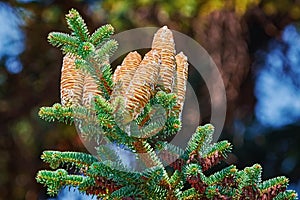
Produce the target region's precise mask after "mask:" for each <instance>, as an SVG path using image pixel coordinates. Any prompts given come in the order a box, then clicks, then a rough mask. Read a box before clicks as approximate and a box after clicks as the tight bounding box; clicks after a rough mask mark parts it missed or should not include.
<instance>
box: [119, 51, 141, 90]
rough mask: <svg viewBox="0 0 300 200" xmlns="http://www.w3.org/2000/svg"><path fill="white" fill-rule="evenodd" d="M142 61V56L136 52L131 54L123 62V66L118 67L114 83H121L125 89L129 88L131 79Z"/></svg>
mask: <svg viewBox="0 0 300 200" xmlns="http://www.w3.org/2000/svg"><path fill="white" fill-rule="evenodd" d="M141 61H142V57H141V55H140V54H139V53H138V52H136V51H134V52H130V53H129V54H128V55H127V56H126V57H125V58H124V60H123V62H122V64H121V65H119V66H118V67H117V69H116V70H115V72H114V74H113V82H114V83H117V82H119V81H121V83H122V86H123V87H124V88H126V87H128V86H129V83H130V81H131V78H132V77H133V75H134V73H135V71H136V69H137V68H138V66H139V64H140V62H141Z"/></svg>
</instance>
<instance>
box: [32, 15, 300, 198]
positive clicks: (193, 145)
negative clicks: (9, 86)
mask: <svg viewBox="0 0 300 200" xmlns="http://www.w3.org/2000/svg"><path fill="white" fill-rule="evenodd" d="M66 18H67V22H68V25H69V28H70V29H71V30H72V34H71V35H67V34H60V33H52V34H50V37H49V40H50V42H51V43H52V44H54V45H55V46H58V47H61V48H62V50H63V51H65V52H67V53H72V54H75V55H76V56H78V57H79V59H78V60H77V61H76V65H77V66H78V68H81V69H84V70H86V71H88V72H89V73H90V74H91V75H92V76H93V77H94V79H95V80H96V82H97V84H98V86H99V89H100V90H101V92H102V95H101V96H97V97H95V99H94V102H93V104H92V107H91V108H85V107H70V108H69V107H68V108H65V107H62V106H61V105H60V104H54V106H53V107H50V108H45V107H44V108H41V110H40V113H39V114H40V116H41V117H42V118H43V119H45V120H47V121H54V120H57V121H60V122H72V121H75V122H76V123H79V124H80V130H81V131H82V132H83V133H84V134H85V136H86V137H87V138H88V137H89V135H90V136H91V135H92V137H91V138H92V139H93V138H95V137H94V135H101V136H102V137H103V142H104V144H99V143H98V145H99V146H97V148H96V149H97V158H98V159H96V158H95V157H94V156H91V155H89V154H84V153H76V152H59V151H45V152H44V153H43V155H42V159H43V160H44V161H45V162H47V163H49V164H50V167H51V168H54V169H57V168H58V169H57V170H56V171H48V170H42V171H40V172H38V174H37V177H36V179H37V181H38V182H39V183H42V184H44V185H45V186H47V188H48V193H49V194H50V195H55V194H57V193H58V192H59V190H60V189H61V188H63V187H65V186H75V187H78V189H79V190H80V191H81V192H83V193H86V194H91V195H96V196H97V197H98V198H103V199H172V200H173V199H174V200H176V199H204V200H208V199H233V200H235V199H236V200H243V199H286V200H289V199H297V194H296V193H295V192H294V191H291V190H286V189H287V184H288V179H287V178H285V177H277V178H274V179H270V180H267V181H264V182H262V181H261V173H262V168H261V166H260V165H258V164H255V165H253V166H252V167H246V168H245V169H244V170H241V171H239V170H238V169H236V167H235V166H229V167H226V168H224V169H222V170H220V171H217V172H211V173H208V170H209V169H211V167H212V166H214V165H217V164H218V163H219V162H220V161H221V160H223V159H224V158H225V157H226V155H227V153H228V152H230V150H231V148H232V146H231V144H230V143H229V142H227V141H220V142H218V143H212V142H211V141H212V138H213V133H214V127H213V126H212V125H210V124H208V125H205V126H199V127H198V128H197V129H196V131H195V133H194V135H193V136H192V138H191V139H190V141H189V142H188V145H187V147H186V149H185V150H182V149H180V148H179V147H176V146H174V145H171V144H168V143H167V142H166V140H167V138H168V137H170V136H174V135H175V134H176V133H177V132H178V131H179V130H180V127H181V122H180V119H179V114H178V113H176V112H175V111H173V107H174V105H175V103H176V95H175V94H172V93H166V92H165V91H157V92H156V94H155V95H154V96H153V97H152V98H151V100H150V101H149V102H148V104H147V105H146V106H145V108H144V110H143V111H142V112H141V114H140V115H139V116H138V118H137V119H136V120H133V121H132V122H130V123H128V124H122V123H121V120H119V119H118V117H120V116H121V115H122V113H123V110H122V108H120V106H119V105H118V104H116V105H112V104H111V102H110V101H109V100H110V96H111V92H112V89H113V85H114V84H113V82H112V78H111V75H112V73H111V68H110V65H109V64H108V63H107V59H108V58H109V56H110V55H111V53H113V52H114V50H115V48H116V43H115V41H113V40H109V39H108V38H109V36H110V35H111V34H112V33H113V29H112V27H111V26H110V25H107V26H103V27H101V28H99V29H97V30H96V32H95V33H94V34H92V36H89V32H88V30H87V27H86V25H85V24H84V21H83V19H82V18H81V16H80V15H79V14H78V12H77V11H76V10H74V9H72V10H71V11H70V13H69V14H68V15H67V17H66ZM71 47H76V48H77V49H76V52H75V51H73V50H72V48H71ZM99 62H100V63H101V64H99ZM95 66H97V67H95ZM120 102H122V101H121V100H120ZM120 102H119V103H120ZM160 107H161V108H162V110H160V109H158V108H160ZM162 111H163V112H162ZM157 113H158V114H159V115H156V114H157ZM161 114H164V115H165V120H166V121H163V120H162V118H159V117H158V116H162V115H161ZM119 115H120V116H119ZM164 115H163V116H164ZM163 122H164V123H163ZM127 129H130V130H129V131H128V130H127ZM111 142H114V143H115V144H117V145H119V146H122V147H123V148H124V149H126V150H129V151H131V152H132V153H134V154H135V156H136V157H138V158H139V160H140V161H141V162H142V164H143V166H144V167H145V168H143V169H142V170H141V171H138V170H134V169H133V168H131V167H127V166H125V165H124V163H122V161H121V159H120V155H118V154H117V152H115V151H113V150H112V149H111V148H110V144H111ZM159 152H162V155H158V153H159ZM170 160H172V162H170ZM61 168H65V169H66V170H65V169H61ZM74 168H75V170H70V169H74ZM167 169H169V170H167Z"/></svg>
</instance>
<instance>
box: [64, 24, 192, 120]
mask: <svg viewBox="0 0 300 200" xmlns="http://www.w3.org/2000/svg"><path fill="white" fill-rule="evenodd" d="M75 60H76V57H75V56H71V55H69V54H67V55H65V57H64V60H63V66H62V71H61V73H62V74H61V103H62V105H63V106H85V107H90V105H91V102H92V99H93V97H94V96H96V95H101V90H100V89H99V87H98V86H97V83H96V81H95V80H94V79H93V77H92V76H91V75H90V74H89V73H87V72H85V71H82V70H80V69H77V68H76V66H75ZM95 67H97V66H95ZM187 74H188V62H187V57H186V56H185V55H184V54H183V53H182V52H181V53H179V54H177V55H176V50H175V42H174V38H173V34H172V32H171V30H169V29H168V28H167V27H166V26H164V27H162V28H160V29H159V30H158V31H157V32H156V33H155V35H154V38H153V42H152V49H151V50H150V51H149V52H148V53H146V55H145V56H144V58H142V56H141V55H140V54H139V53H137V52H136V51H134V52H130V53H129V54H128V55H127V56H126V57H125V58H124V60H123V62H122V64H121V65H120V66H118V67H117V69H116V70H115V72H114V74H113V77H112V79H113V82H114V85H115V87H114V88H113V91H112V94H111V98H110V102H111V103H114V102H115V101H116V99H117V97H120V96H121V97H122V98H123V103H124V108H125V110H126V111H128V112H127V114H128V115H127V120H128V121H132V120H134V119H136V117H137V116H138V115H139V114H140V113H141V111H142V110H143V108H144V107H145V105H146V104H147V103H148V102H149V100H150V99H151V98H152V97H153V95H154V94H155V93H156V91H157V88H161V89H162V90H164V91H165V92H167V93H171V92H172V93H175V94H176V95H177V104H176V105H175V107H174V109H175V110H177V111H179V113H181V111H182V108H183V103H184V97H185V91H186V81H187Z"/></svg>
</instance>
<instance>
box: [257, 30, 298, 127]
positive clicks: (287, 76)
mask: <svg viewBox="0 0 300 200" xmlns="http://www.w3.org/2000/svg"><path fill="white" fill-rule="evenodd" d="M257 56H258V57H259V58H260V59H263V60H264V63H263V64H262V65H261V66H259V67H260V70H259V71H258V72H257V75H256V81H255V95H256V98H257V104H256V107H255V115H256V118H257V119H258V121H259V122H260V123H261V124H263V125H265V126H268V127H274V128H279V127H282V126H285V125H289V124H293V123H297V122H299V121H300V35H299V32H298V30H297V29H296V27H295V26H294V25H289V26H287V27H286V28H285V29H284V31H283V34H282V40H275V39H274V40H272V41H270V43H269V48H268V50H267V51H259V52H258V53H257Z"/></svg>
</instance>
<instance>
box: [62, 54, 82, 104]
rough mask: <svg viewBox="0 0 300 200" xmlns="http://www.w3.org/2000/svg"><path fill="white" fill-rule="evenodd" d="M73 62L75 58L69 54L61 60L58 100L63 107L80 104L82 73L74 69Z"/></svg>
mask: <svg viewBox="0 0 300 200" xmlns="http://www.w3.org/2000/svg"><path fill="white" fill-rule="evenodd" d="M75 60H76V57H75V56H72V55H69V54H67V55H65V56H64V58H63V65H62V69H61V80H60V92H61V93H60V98H61V104H62V105H63V106H71V105H80V104H81V99H82V92H83V91H82V88H83V83H84V73H83V72H82V71H81V70H78V69H76V66H75Z"/></svg>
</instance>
